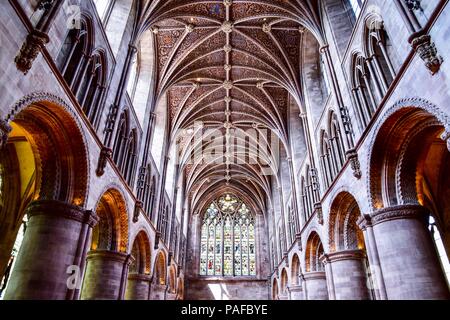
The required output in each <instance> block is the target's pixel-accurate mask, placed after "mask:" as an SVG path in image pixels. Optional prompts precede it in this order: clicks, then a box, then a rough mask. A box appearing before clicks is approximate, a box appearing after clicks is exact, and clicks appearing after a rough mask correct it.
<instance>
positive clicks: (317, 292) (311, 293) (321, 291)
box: [303, 272, 328, 300]
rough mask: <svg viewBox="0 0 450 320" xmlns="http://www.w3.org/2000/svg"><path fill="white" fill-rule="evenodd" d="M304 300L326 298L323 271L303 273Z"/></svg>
mask: <svg viewBox="0 0 450 320" xmlns="http://www.w3.org/2000/svg"><path fill="white" fill-rule="evenodd" d="M303 276H304V279H305V290H306V300H328V288H327V277H326V275H325V272H308V273H305V274H304V275H303Z"/></svg>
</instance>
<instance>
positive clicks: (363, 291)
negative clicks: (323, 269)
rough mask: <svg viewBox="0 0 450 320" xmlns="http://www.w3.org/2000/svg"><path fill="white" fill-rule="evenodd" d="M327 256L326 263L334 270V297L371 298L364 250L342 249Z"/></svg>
mask: <svg viewBox="0 0 450 320" xmlns="http://www.w3.org/2000/svg"><path fill="white" fill-rule="evenodd" d="M325 257H326V259H325V261H324V263H325V264H327V265H328V266H329V268H331V269H332V270H333V278H332V279H331V281H332V282H333V288H334V299H336V300H369V298H370V295H369V289H368V284H367V277H366V271H365V267H364V259H365V253H364V251H362V250H351V251H350V250H349V251H341V252H335V253H330V254H327V255H325Z"/></svg>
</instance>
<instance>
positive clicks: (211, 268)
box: [200, 194, 256, 277]
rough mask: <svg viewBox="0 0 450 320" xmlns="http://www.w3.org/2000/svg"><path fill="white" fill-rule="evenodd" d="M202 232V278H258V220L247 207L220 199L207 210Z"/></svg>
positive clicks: (227, 198)
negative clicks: (256, 222) (256, 225)
mask: <svg viewBox="0 0 450 320" xmlns="http://www.w3.org/2000/svg"><path fill="white" fill-rule="evenodd" d="M201 232H202V234H201V243H200V274H201V275H204V276H228V277H232V276H256V238H255V217H254V216H253V214H252V213H251V211H250V209H249V208H248V207H247V205H246V204H245V203H243V202H242V201H241V200H239V199H238V198H236V197H234V196H232V195H230V194H226V195H224V196H223V197H220V198H219V199H218V200H217V201H214V202H213V203H212V204H211V205H210V206H209V207H208V209H207V210H206V212H205V215H204V218H203V224H202V230H201Z"/></svg>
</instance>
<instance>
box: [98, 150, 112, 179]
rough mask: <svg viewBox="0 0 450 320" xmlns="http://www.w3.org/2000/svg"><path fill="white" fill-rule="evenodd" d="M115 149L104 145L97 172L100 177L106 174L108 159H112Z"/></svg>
mask: <svg viewBox="0 0 450 320" xmlns="http://www.w3.org/2000/svg"><path fill="white" fill-rule="evenodd" d="M112 154H113V151H112V149H111V148H108V147H103V148H102V151H101V152H100V157H99V158H98V165H97V170H96V171H95V172H96V173H97V176H98V177H101V176H103V175H104V174H105V168H106V164H107V163H108V159H111V157H112Z"/></svg>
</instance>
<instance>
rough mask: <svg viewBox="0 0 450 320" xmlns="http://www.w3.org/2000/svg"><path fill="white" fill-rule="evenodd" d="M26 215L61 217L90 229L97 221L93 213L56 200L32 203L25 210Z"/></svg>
mask: <svg viewBox="0 0 450 320" xmlns="http://www.w3.org/2000/svg"><path fill="white" fill-rule="evenodd" d="M26 213H27V215H28V216H29V217H34V216H42V215H47V216H50V215H51V216H57V217H62V218H66V219H69V220H75V221H78V222H80V223H84V224H87V225H89V226H90V227H91V228H93V227H94V226H95V225H96V224H97V223H98V220H99V218H98V216H97V215H96V214H95V212H93V211H91V210H85V209H83V208H81V207H78V206H75V205H71V204H69V203H66V202H62V201H57V200H37V201H33V202H32V203H31V204H30V205H29V206H28V208H27V209H26Z"/></svg>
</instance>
